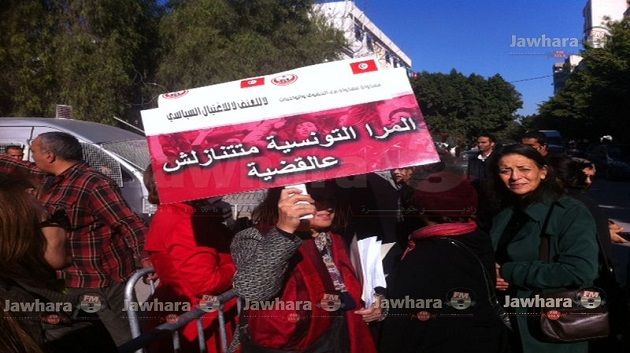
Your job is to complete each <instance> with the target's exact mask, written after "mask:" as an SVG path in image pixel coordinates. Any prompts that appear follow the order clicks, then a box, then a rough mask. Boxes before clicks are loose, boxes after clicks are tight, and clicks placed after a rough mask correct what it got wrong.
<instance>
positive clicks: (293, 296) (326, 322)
mask: <svg viewBox="0 0 630 353" xmlns="http://www.w3.org/2000/svg"><path fill="white" fill-rule="evenodd" d="M331 238H332V252H333V259H334V261H335V264H336V265H337V268H338V269H339V272H340V273H341V275H342V276H343V280H344V284H345V285H346V288H347V290H348V292H349V293H350V295H351V296H352V298H353V299H354V302H355V303H357V304H358V306H359V307H357V308H356V309H353V310H348V311H346V312H345V317H346V324H347V326H348V333H349V334H348V336H349V339H350V352H351V353H376V347H375V345H374V342H373V340H372V335H371V333H370V330H369V329H368V325H366V324H365V322H363V319H362V318H361V316H360V315H357V314H355V313H354V311H355V310H358V309H360V306H361V284H360V283H359V281H358V280H357V278H356V276H355V275H354V269H353V267H352V264H351V262H350V258H349V256H348V251H347V250H346V245H345V243H344V241H343V239H342V238H341V237H340V236H338V235H334V234H332V236H331ZM294 259H300V260H299V261H298V262H297V265H293V264H291V263H290V264H289V268H290V270H289V271H291V272H290V275H289V278H288V280H287V281H286V283H285V285H284V287H283V290H282V293H281V295H280V296H279V300H280V301H284V302H285V303H286V302H289V301H293V302H294V303H295V302H297V301H310V302H311V304H312V305H311V310H310V311H308V310H297V309H300V308H296V310H286V308H285V310H248V311H247V312H246V313H245V315H247V323H248V325H249V331H250V335H251V338H252V341H253V342H254V343H255V344H257V345H260V346H262V347H266V348H273V349H282V350H293V351H298V352H303V351H305V350H306V349H308V348H309V347H310V346H311V345H312V344H313V343H314V342H315V341H317V339H319V338H320V337H322V336H323V335H325V334H327V331H328V330H329V328H330V324H331V317H332V316H334V315H338V313H337V312H329V311H325V310H323V309H322V308H320V307H319V306H318V304H319V303H320V301H321V299H322V298H323V293H326V292H330V291H334V287H333V288H330V287H331V286H332V282H331V281H330V280H329V278H330V274H329V273H328V271H327V270H326V268H325V266H324V263H323V261H322V258H321V255H320V253H319V251H318V250H317V247H316V246H315V242H314V241H313V239H307V240H304V241H303V243H302V246H300V249H299V252H298V254H297V255H296V256H294ZM292 265H293V266H294V269H293V270H291V266H292ZM302 309H303V308H302Z"/></svg>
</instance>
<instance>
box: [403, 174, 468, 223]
mask: <svg viewBox="0 0 630 353" xmlns="http://www.w3.org/2000/svg"><path fill="white" fill-rule="evenodd" d="M414 189H415V191H414V195H413V203H414V205H415V207H416V208H418V209H419V210H420V211H421V213H422V214H426V215H435V216H446V217H468V216H472V215H474V214H475V213H476V212H477V202H478V201H477V192H476V191H475V188H474V187H473V186H472V184H470V182H469V181H468V180H467V179H466V178H465V177H463V176H461V175H457V174H455V173H453V172H448V171H442V172H437V173H432V174H430V175H428V176H427V177H426V178H423V179H422V180H420V181H418V182H417V183H415V185H414Z"/></svg>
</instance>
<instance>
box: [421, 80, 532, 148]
mask: <svg viewBox="0 0 630 353" xmlns="http://www.w3.org/2000/svg"><path fill="white" fill-rule="evenodd" d="M411 83H412V87H413V89H414V92H415V94H416V98H417V99H418V102H420V105H421V107H422V112H423V113H424V115H425V118H426V120H427V124H428V125H429V127H430V128H431V130H432V132H444V131H448V132H449V134H450V135H451V137H454V138H455V139H457V140H460V141H470V140H471V139H472V138H474V137H475V136H477V134H478V133H480V132H482V131H489V132H497V131H501V130H504V129H506V128H508V127H511V128H513V127H512V124H513V121H514V120H515V118H516V115H515V112H516V110H517V109H519V108H520V107H521V106H522V104H523V103H522V101H521V96H520V94H519V93H518V92H517V91H516V89H515V88H514V86H512V85H511V84H510V83H508V82H506V81H505V80H504V79H503V78H502V77H501V76H500V75H498V74H497V75H494V76H492V77H490V78H488V79H485V78H484V77H482V76H480V75H475V74H472V75H470V76H468V77H466V76H464V75H463V74H461V73H459V72H457V71H455V70H452V71H451V72H450V73H448V74H442V73H428V72H422V73H420V74H418V75H416V76H415V77H414V78H413V79H412V82H411Z"/></svg>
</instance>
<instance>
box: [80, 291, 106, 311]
mask: <svg viewBox="0 0 630 353" xmlns="http://www.w3.org/2000/svg"><path fill="white" fill-rule="evenodd" d="M102 307H103V302H102V300H101V297H100V296H99V295H98V294H92V293H91V294H83V295H82V296H81V297H80V298H79V309H81V310H83V311H84V312H86V313H88V314H94V313H97V312H99V311H100V310H101V308H102Z"/></svg>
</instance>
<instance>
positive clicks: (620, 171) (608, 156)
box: [586, 144, 630, 180]
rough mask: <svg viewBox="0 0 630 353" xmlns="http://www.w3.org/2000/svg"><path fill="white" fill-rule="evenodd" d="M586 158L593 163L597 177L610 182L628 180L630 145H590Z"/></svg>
mask: <svg viewBox="0 0 630 353" xmlns="http://www.w3.org/2000/svg"><path fill="white" fill-rule="evenodd" d="M586 158H587V159H589V160H591V161H592V162H593V163H595V168H596V169H597V175H601V176H602V177H604V178H606V179H610V180H628V179H630V145H617V144H598V145H591V146H589V148H588V149H587V151H586Z"/></svg>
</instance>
